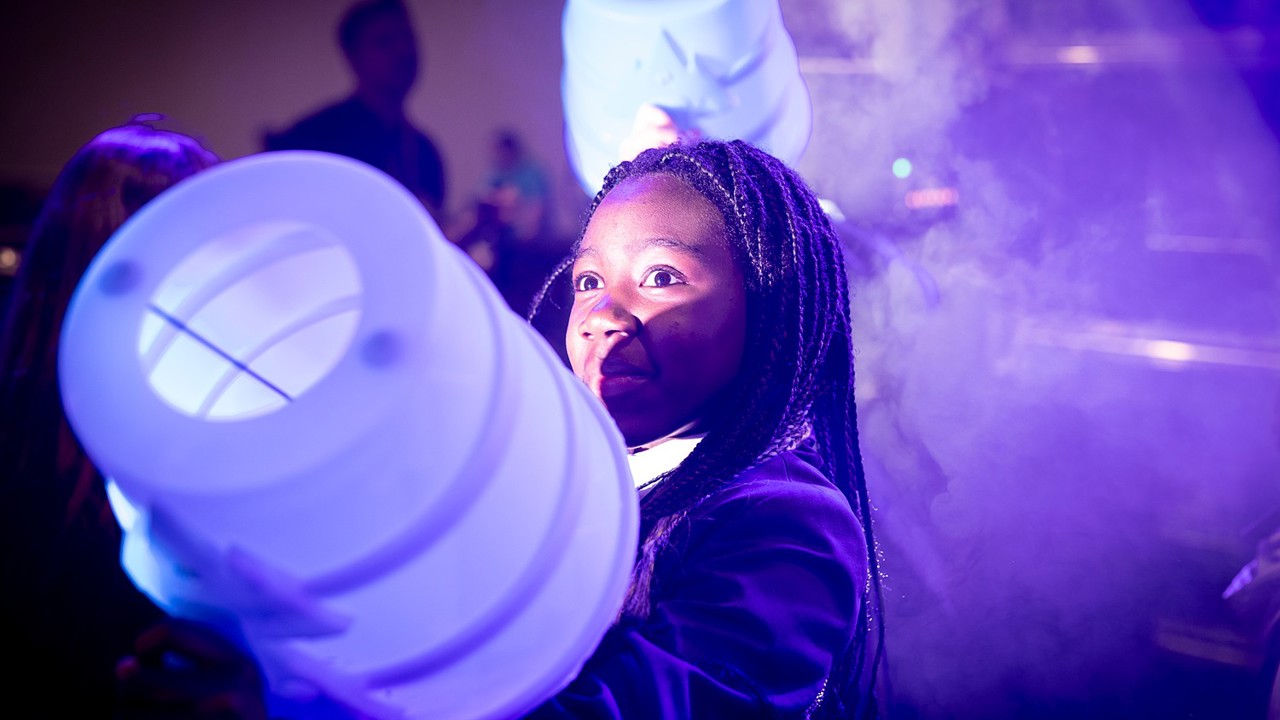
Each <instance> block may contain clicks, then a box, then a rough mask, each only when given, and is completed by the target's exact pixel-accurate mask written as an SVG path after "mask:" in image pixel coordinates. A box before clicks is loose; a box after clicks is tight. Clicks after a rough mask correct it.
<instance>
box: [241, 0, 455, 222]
mask: <svg viewBox="0 0 1280 720" xmlns="http://www.w3.org/2000/svg"><path fill="white" fill-rule="evenodd" d="M338 44H339V46H340V47H341V48H342V53H343V56H344V57H345V58H346V60H347V64H348V65H349V66H350V68H351V72H352V74H353V75H354V76H355V81H356V87H355V90H354V92H353V93H352V94H351V96H350V97H348V98H346V99H345V100H342V101H339V102H337V103H334V104H332V105H328V106H326V107H324V108H322V109H320V110H318V111H316V112H314V113H312V114H311V115H308V116H306V117H304V118H303V119H301V120H299V121H298V122H297V123H296V124H294V125H293V126H292V127H290V128H289V129H287V130H284V131H283V132H280V133H271V132H268V133H267V134H266V136H265V137H264V140H263V145H264V147H265V149H267V150H322V151H325V152H331V153H336V154H338V155H346V156H347V157H351V158H355V159H356V160H360V161H362V162H365V163H368V164H370V165H372V166H374V167H376V168H378V169H379V170H382V171H383V172H386V173H387V174H388V175H390V176H392V177H393V178H395V179H396V180H398V181H399V182H400V183H401V184H402V185H404V186H405V187H406V188H408V189H409V191H410V192H412V193H413V194H414V195H415V196H417V197H418V199H419V200H421V201H422V204H423V205H425V206H426V208H427V210H428V211H430V212H431V214H432V215H433V216H435V217H436V218H437V219H438V218H439V217H440V214H441V211H442V210H443V208H444V204H445V197H446V193H445V178H444V161H443V160H442V159H441V157H440V152H439V151H438V150H437V149H436V146H435V143H433V142H432V141H431V139H430V138H429V137H427V136H426V135H425V134H424V133H423V132H422V131H421V130H419V129H418V128H417V127H415V126H414V125H413V123H412V122H410V120H409V118H408V117H407V116H406V115H405V110H404V103H405V98H406V97H408V95H409V91H410V90H411V89H412V88H413V84H414V81H415V80H417V78H418V71H419V66H420V58H419V53H418V45H417V41H416V39H415V38H414V34H413V25H412V23H411V22H410V18H409V11H408V9H407V8H406V7H405V5H404V3H403V2H401V1H400V0H364V1H363V2H359V3H356V4H355V5H352V6H351V8H350V9H348V10H347V13H346V15H345V16H343V19H342V22H341V23H340V24H339V25H338Z"/></svg>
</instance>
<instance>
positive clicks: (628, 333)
mask: <svg viewBox="0 0 1280 720" xmlns="http://www.w3.org/2000/svg"><path fill="white" fill-rule="evenodd" d="M573 291H574V301H573V312H572V313H571V315H570V317H569V327H568V330H567V331H566V337H565V341H566V345H567V347H568V351H569V362H570V364H571V365H572V366H573V371H574V373H575V374H576V375H577V376H578V377H579V378H581V379H582V381H583V382H585V383H586V384H587V387H589V388H590V389H591V391H592V392H593V393H595V395H596V397H598V398H600V400H601V401H603V402H604V404H605V406H606V407H607V408H608V409H609V414H610V415H612V416H613V419H614V421H615V422H617V424H618V428H619V429H620V430H621V431H622V435H623V437H624V438H625V439H626V441H627V444H628V445H632V446H634V445H638V444H642V443H646V442H649V441H652V440H655V439H658V438H660V437H663V436H664V435H667V434H669V433H671V432H672V431H674V430H677V429H679V428H681V427H682V426H684V425H686V424H688V423H690V422H693V421H696V420H699V419H701V418H702V417H704V416H705V415H706V414H707V411H708V409H709V408H708V404H709V402H710V401H712V399H713V398H714V397H715V396H716V394H717V393H718V392H719V391H720V390H723V389H724V388H725V387H726V386H727V385H728V384H729V382H730V381H731V380H732V379H733V377H734V375H735V374H736V373H737V371H738V365H739V363H740V361H741V359H742V347H743V341H744V337H745V335H746V315H747V314H746V298H745V290H744V287H743V280H742V273H741V271H740V270H739V269H738V266H737V264H736V263H734V261H733V256H732V255H731V254H730V251H729V241H728V238H727V235H726V232H725V226H724V219H723V218H722V217H721V216H720V212H719V211H718V210H716V207H715V205H713V204H712V203H711V202H710V201H708V200H707V199H706V198H704V197H703V196H702V195H700V194H698V192H697V191H695V190H694V189H693V188H692V187H690V186H689V185H688V184H686V183H685V182H684V181H683V180H680V179H678V178H676V177H674V176H671V175H661V174H659V175H644V176H641V177H638V178H634V179H631V180H627V181H624V182H623V183H622V184H620V185H618V186H617V187H615V188H614V189H613V190H611V191H610V192H609V194H608V195H607V196H605V198H604V200H603V201H602V202H601V203H600V206H599V207H598V208H596V212H595V214H594V215H593V216H592V218H591V221H590V223H589V224H588V225H587V229H586V233H585V234H584V235H583V237H582V243H581V244H580V247H579V252H578V254H577V256H576V258H575V259H574V263H573Z"/></svg>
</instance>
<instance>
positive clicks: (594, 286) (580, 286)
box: [573, 273, 600, 292]
mask: <svg viewBox="0 0 1280 720" xmlns="http://www.w3.org/2000/svg"><path fill="white" fill-rule="evenodd" d="M599 289H600V278H598V277H596V276H595V275H592V274H590V273H583V274H581V275H579V276H578V277H576V278H574V279H573V291H574V292H591V291H592V290H599Z"/></svg>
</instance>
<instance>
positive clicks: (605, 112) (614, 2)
mask: <svg viewBox="0 0 1280 720" xmlns="http://www.w3.org/2000/svg"><path fill="white" fill-rule="evenodd" d="M562 36H563V39H564V74H563V77H562V80H561V85H562V95H563V99H564V113H565V130H566V143H565V144H566V146H567V147H568V150H569V157H570V161H571V164H572V165H573V168H574V171H575V172H576V173H577V176H578V181H579V182H580V183H581V184H582V186H583V187H584V188H586V189H587V191H588V192H589V193H591V194H594V193H595V192H596V191H597V190H599V189H600V184H601V181H602V179H603V178H604V176H605V174H606V173H607V172H608V170H609V168H611V167H613V166H614V165H616V164H618V162H619V160H620V159H621V158H620V157H619V146H620V145H621V143H622V142H623V140H625V139H626V138H627V136H628V135H629V134H630V133H631V131H632V127H633V124H634V122H635V119H636V113H637V111H638V110H639V109H640V107H641V106H642V105H656V106H658V107H660V108H662V109H663V110H665V111H666V112H667V113H668V114H669V115H671V117H672V118H673V119H674V120H675V122H676V124H677V125H679V126H680V127H681V129H683V130H698V131H700V132H701V133H702V134H703V135H704V136H707V137H714V138H723V139H741V140H747V141H748V142H751V143H753V144H756V145H759V146H760V147H762V148H764V149H765V150H768V151H769V152H770V153H772V154H773V155H775V156H777V157H779V158H781V159H782V160H783V161H784V162H787V163H788V164H794V163H795V162H796V161H798V160H799V159H800V156H801V155H802V154H803V153H804V149H805V146H806V145H807V144H808V142H809V132H810V130H811V127H812V123H813V109H812V107H811V105H810V103H809V92H808V90H807V89H806V87H805V84H804V80H803V78H802V77H801V76H800V63H799V60H798V59H797V56H796V49H795V44H794V43H792V41H791V36H790V35H788V34H787V29H786V27H785V26H784V25H783V23H782V12H781V9H780V8H779V6H778V2H777V0H569V1H568V2H567V3H566V4H565V9H564V19H563V31H562Z"/></svg>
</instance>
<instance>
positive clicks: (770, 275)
mask: <svg viewBox="0 0 1280 720" xmlns="http://www.w3.org/2000/svg"><path fill="white" fill-rule="evenodd" d="M654 173H665V174H669V175H674V176H676V177H678V178H680V179H682V180H683V181H685V182H686V183H688V184H689V185H691V186H692V187H693V188H694V189H696V190H697V191H698V192H699V193H701V194H702V195H703V196H705V197H706V198H707V199H708V200H710V201H711V202H712V203H713V204H714V205H715V206H716V208H717V209H719V211H720V213H721V215H722V216H723V217H724V222H725V227H726V229H727V235H728V237H729V238H730V246H731V248H730V250H731V253H732V255H733V257H734V260H735V262H736V263H737V264H738V266H739V268H740V269H741V270H742V274H743V278H744V281H745V286H746V297H747V337H746V343H745V347H744V351H743V358H742V363H741V366H740V368H739V370H738V374H737V376H736V378H735V380H734V381H733V382H732V384H731V386H730V388H729V391H728V392H726V393H724V394H723V398H724V401H723V402H721V403H719V404H718V406H716V407H715V408H714V409H713V410H712V413H713V415H712V417H710V418H707V420H708V422H707V423H706V428H707V434H706V437H705V438H704V439H703V440H702V441H701V442H699V443H698V444H697V446H696V447H695V449H694V450H693V452H692V453H691V454H690V455H689V456H688V457H687V458H686V459H685V460H684V462H682V463H681V464H680V465H679V466H678V467H676V468H675V469H673V470H671V471H669V472H668V473H666V474H665V475H664V476H663V477H662V479H661V482H658V483H657V484H656V485H654V487H653V490H652V491H651V492H649V493H648V494H647V495H645V497H644V498H643V499H642V501H641V504H640V514H641V518H640V519H641V522H640V526H641V527H640V537H641V545H640V549H639V552H638V556H637V560H636V565H635V568H634V569H633V571H632V579H631V586H630V588H629V590H628V594H627V598H626V601H625V603H624V606H623V609H622V617H623V618H624V619H625V618H629V617H630V618H643V617H646V616H647V615H648V614H649V612H650V611H651V609H652V608H651V606H650V592H649V590H650V584H651V582H652V580H653V567H654V562H655V559H656V557H657V555H658V553H659V552H660V551H661V550H662V549H663V548H664V547H666V546H668V545H670V544H671V542H672V540H673V538H674V537H675V536H676V535H677V534H678V533H679V528H680V527H681V521H682V520H683V519H684V518H685V517H686V516H687V515H688V513H689V512H690V510H692V509H693V508H694V507H696V506H697V505H698V504H699V503H700V502H701V501H702V500H704V499H705V498H707V497H708V496H710V495H711V494H713V493H714V492H716V491H717V490H718V489H720V488H722V487H724V486H725V485H727V484H729V483H731V482H733V479H734V478H735V477H736V476H738V475H739V474H740V473H741V472H742V471H744V470H746V469H748V468H750V467H752V466H754V465H757V464H759V463H761V462H763V461H765V460H767V459H769V458H771V457H773V456H775V455H777V454H779V453H782V452H786V451H787V450H790V449H792V448H794V447H796V446H797V445H798V444H799V443H800V442H801V441H802V440H803V439H804V438H805V437H806V436H808V435H809V434H810V433H812V435H813V437H814V439H815V440H816V442H817V444H818V448H819V451H820V452H821V454H822V456H823V457H824V459H825V460H826V463H827V470H828V471H829V473H830V475H831V480H832V482H833V483H834V484H835V485H836V486H837V487H838V488H839V489H840V491H841V492H842V493H844V495H845V497H846V498H847V499H848V501H849V504H850V507H851V508H852V509H853V511H854V514H855V515H856V516H857V517H858V519H859V521H860V522H861V525H862V531H863V533H864V536H865V540H866V548H867V562H868V565H869V569H870V572H869V585H870V587H869V588H868V591H867V592H864V593H863V595H862V602H861V606H860V607H859V611H858V617H857V620H856V623H855V627H854V636H853V638H851V642H850V644H849V646H848V649H847V650H846V651H845V652H844V653H843V654H842V655H841V656H839V657H837V661H836V663H835V666H834V667H833V669H832V673H831V675H830V676H829V678H828V681H827V684H826V687H825V689H824V690H823V693H822V696H821V697H820V698H819V701H818V702H816V703H815V705H814V706H813V707H812V708H810V716H811V717H852V716H855V715H857V714H860V713H862V714H870V715H874V714H875V707H874V700H873V697H872V692H871V689H872V687H873V686H874V684H875V674H876V669H877V666H878V664H879V659H880V655H881V653H882V651H883V619H882V617H881V614H880V612H879V605H880V601H879V599H880V580H879V569H878V565H879V563H878V558H877V555H876V550H875V548H876V545H875V540H874V537H873V534H872V529H871V507H870V502H869V501H868V498H867V488H866V481H865V477H864V473H863V468H862V457H861V455H860V453H859V451H858V432H857V417H856V409H855V407H854V401H853V387H854V382H853V381H854V375H853V345H852V338H851V332H850V331H851V320H850V316H849V291H848V280H847V277H846V274H845V266H844V258H843V255H842V251H841V248H840V244H839V240H838V238H837V237H836V234H835V231H834V230H833V228H832V226H831V223H830V221H829V220H828V218H827V216H826V213H825V212H824V211H823V210H822V209H821V208H820V207H819V205H818V200H817V198H816V197H815V195H814V194H813V192H812V191H811V190H810V189H809V188H808V186H807V185H806V184H805V183H804V181H803V180H802V179H801V178H800V177H799V175H798V174H797V173H796V172H795V171H794V170H792V169H790V168H789V167H787V166H786V165H785V164H783V163H782V162H781V161H780V160H778V159H776V158H774V157H772V156H771V155H769V154H767V153H765V152H764V151H762V150H760V149H758V148H756V147H754V146H752V145H750V144H748V143H745V142H742V141H732V142H723V141H714V140H706V141H702V142H698V143H696V144H691V145H680V144H678V145H671V146H667V147H663V148H656V149H652V150H646V151H645V152H643V153H641V154H640V155H639V156H637V157H636V158H635V159H634V160H632V161H630V162H623V163H621V164H620V165H618V166H617V167H615V168H613V170H612V171H610V172H609V174H608V176H607V177H606V178H605V181H604V186H603V188H602V189H601V190H600V192H599V193H598V194H597V195H596V197H595V199H594V201H593V202H592V204H591V206H590V209H589V210H588V213H587V220H588V221H589V220H590V218H591V217H592V215H594V213H595V211H596V209H597V208H598V207H599V205H600V203H601V201H602V200H603V199H604V197H605V196H606V195H607V194H608V193H609V192H610V190H612V189H613V188H614V187H616V186H617V185H619V184H620V183H622V182H623V181H625V180H628V179H630V178H634V177H638V176H642V175H648V174H654ZM584 228H585V225H584ZM575 252H576V248H575ZM568 266H569V262H568V261H566V262H565V263H563V264H562V265H561V266H560V267H559V268H557V270H556V272H555V273H553V275H552V277H551V278H550V279H549V280H548V281H547V284H546V285H544V287H543V292H541V293H539V295H538V297H537V298H535V301H534V306H533V310H532V311H531V316H532V315H535V314H536V313H537V311H538V309H539V307H540V305H541V304H542V300H543V298H544V297H545V295H546V294H547V291H548V289H549V288H550V287H551V285H552V283H553V282H554V280H555V277H556V275H558V274H559V273H561V272H563V270H564V269H566V268H567V267H568ZM872 636H874V642H875V649H874V651H873V652H872V653H871V659H870V662H869V663H868V662H867V654H868V653H867V648H868V646H869V645H870V643H871V642H872Z"/></svg>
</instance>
